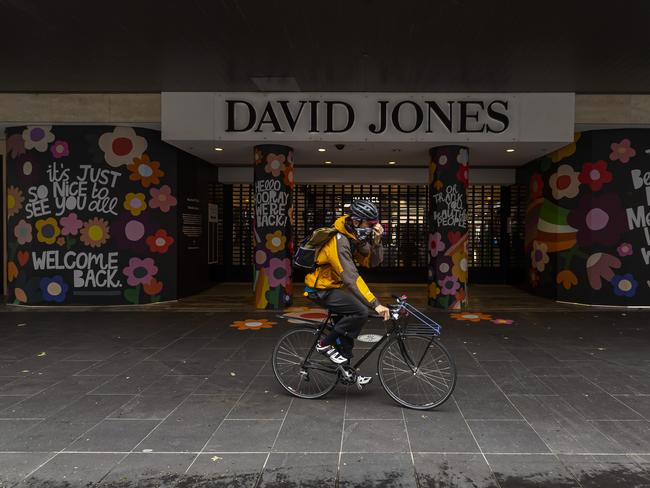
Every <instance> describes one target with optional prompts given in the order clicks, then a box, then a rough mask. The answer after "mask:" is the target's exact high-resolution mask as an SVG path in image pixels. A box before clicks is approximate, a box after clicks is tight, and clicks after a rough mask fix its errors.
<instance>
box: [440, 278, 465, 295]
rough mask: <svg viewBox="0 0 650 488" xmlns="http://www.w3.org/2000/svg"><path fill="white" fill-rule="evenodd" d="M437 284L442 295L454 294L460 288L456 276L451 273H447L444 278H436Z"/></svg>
mask: <svg viewBox="0 0 650 488" xmlns="http://www.w3.org/2000/svg"><path fill="white" fill-rule="evenodd" d="M438 285H440V292H441V293H442V294H443V295H455V294H456V292H457V291H458V289H459V288H460V283H459V282H458V278H457V277H456V276H452V275H447V276H445V277H444V278H442V279H440V280H438Z"/></svg>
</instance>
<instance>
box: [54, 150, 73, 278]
mask: <svg viewBox="0 0 650 488" xmlns="http://www.w3.org/2000/svg"><path fill="white" fill-rule="evenodd" d="M50 152H51V153H52V156H54V158H55V159H60V158H62V157H64V156H69V155H70V147H69V146H68V143H67V142H66V141H55V142H54V144H52V146H50ZM66 286H67V285H66Z"/></svg>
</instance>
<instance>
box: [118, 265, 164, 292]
mask: <svg viewBox="0 0 650 488" xmlns="http://www.w3.org/2000/svg"><path fill="white" fill-rule="evenodd" d="M122 273H124V276H126V277H127V280H126V282H127V283H128V284H129V285H131V286H136V285H146V284H148V283H149V282H150V281H151V278H153V277H154V276H155V275H156V273H158V267H157V266H156V264H155V263H154V261H153V259H151V258H144V259H140V258H131V259H129V265H128V266H127V267H126V268H124V269H123V270H122Z"/></svg>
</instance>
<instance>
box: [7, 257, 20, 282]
mask: <svg viewBox="0 0 650 488" xmlns="http://www.w3.org/2000/svg"><path fill="white" fill-rule="evenodd" d="M17 277H18V266H16V263H14V262H13V261H9V262H8V263H7V280H8V281H9V283H11V282H12V281H13V280H15V279H16V278H17Z"/></svg>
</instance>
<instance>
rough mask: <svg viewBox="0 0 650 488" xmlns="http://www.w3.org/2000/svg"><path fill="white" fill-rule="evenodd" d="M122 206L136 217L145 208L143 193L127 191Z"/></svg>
mask: <svg viewBox="0 0 650 488" xmlns="http://www.w3.org/2000/svg"><path fill="white" fill-rule="evenodd" d="M124 208H125V209H127V210H128V211H129V212H131V215H133V216H134V217H137V216H138V215H140V214H141V213H142V212H144V211H145V210H146V209H147V203H146V202H145V196H144V193H127V194H126V196H125V197H124Z"/></svg>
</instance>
